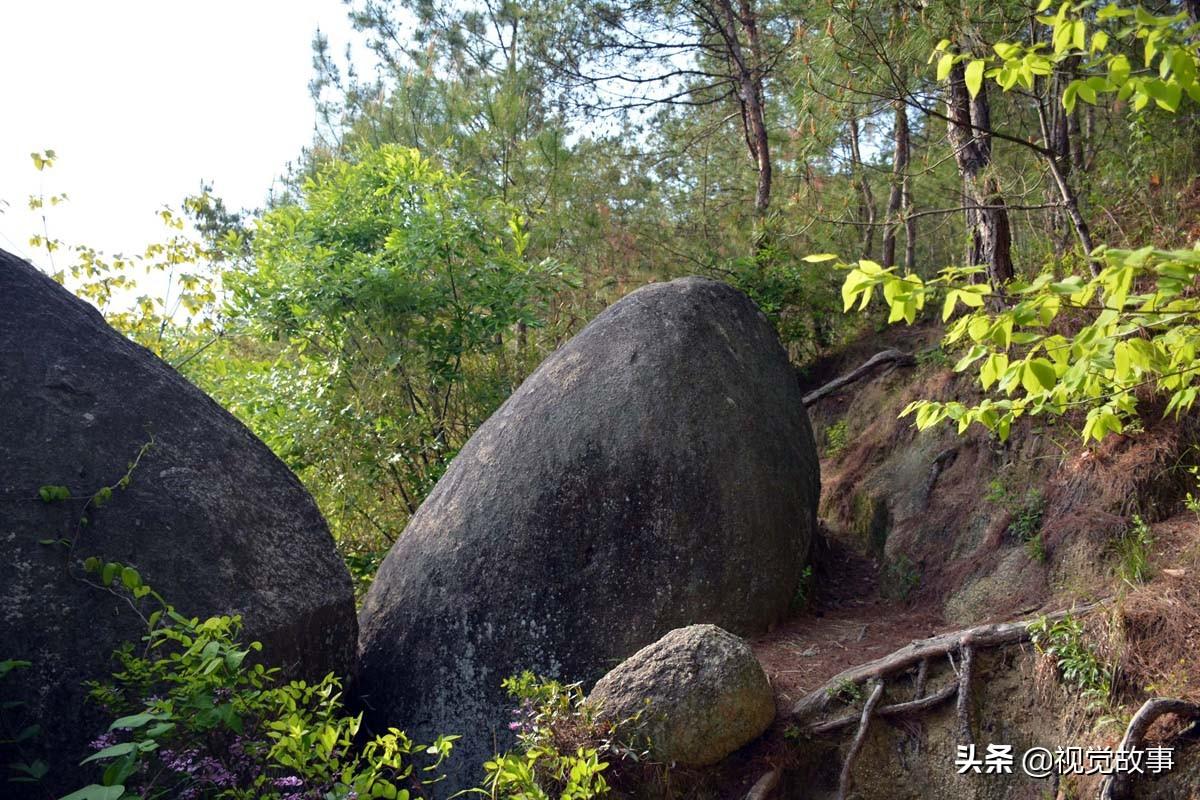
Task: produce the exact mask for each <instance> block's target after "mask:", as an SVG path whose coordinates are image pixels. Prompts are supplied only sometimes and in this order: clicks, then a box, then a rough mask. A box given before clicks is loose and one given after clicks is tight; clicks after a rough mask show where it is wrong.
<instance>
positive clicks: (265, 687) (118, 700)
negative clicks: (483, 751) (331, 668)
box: [3, 558, 649, 800]
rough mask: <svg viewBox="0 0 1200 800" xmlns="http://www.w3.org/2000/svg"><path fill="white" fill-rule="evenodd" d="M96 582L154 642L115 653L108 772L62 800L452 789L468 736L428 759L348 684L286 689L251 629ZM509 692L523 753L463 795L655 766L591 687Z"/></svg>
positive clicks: (129, 577) (97, 685)
mask: <svg viewBox="0 0 1200 800" xmlns="http://www.w3.org/2000/svg"><path fill="white" fill-rule="evenodd" d="M84 569H85V572H86V573H87V574H88V575H89V582H91V583H93V584H94V585H97V586H99V587H101V588H104V589H107V590H108V591H112V592H116V593H119V594H122V595H124V596H125V597H126V598H127V599H128V600H129V601H130V604H131V606H132V607H133V608H134V609H135V610H136V611H137V612H138V613H139V614H144V615H143V619H144V620H145V623H146V629H147V632H146V635H145V636H144V637H143V640H142V643H141V644H140V645H138V646H135V645H134V644H132V643H127V644H125V645H123V646H122V647H120V648H119V649H118V650H117V651H116V658H117V661H118V663H119V664H120V668H119V669H118V670H117V672H115V673H114V675H113V677H112V680H111V681H107V682H92V683H91V684H89V686H90V690H91V691H90V697H91V699H92V700H93V701H95V702H97V703H98V704H100V705H101V706H102V707H103V708H104V709H105V710H106V711H108V712H109V713H110V714H112V715H113V716H114V717H115V718H116V719H115V720H114V721H113V722H112V724H111V725H109V727H108V730H107V731H105V732H104V733H102V734H101V735H100V736H98V737H97V738H96V740H95V741H94V742H93V743H92V747H93V749H94V750H95V752H94V753H92V754H91V755H90V756H88V757H87V758H86V759H84V761H83V762H82V763H83V764H94V765H95V766H96V768H97V770H98V776H97V779H96V781H95V782H94V783H91V784H89V785H87V786H85V787H83V788H81V789H79V790H78V791H75V792H72V793H70V794H68V795H66V796H65V797H64V798H62V800H156V799H157V798H163V799H164V800H165V798H184V799H185V800H357V799H358V798H363V799H365V798H385V799H386V800H410V798H417V797H422V796H426V795H427V794H428V790H429V788H430V787H431V786H432V785H433V784H436V783H438V782H439V781H441V780H442V776H441V774H440V768H441V765H442V764H443V763H444V762H445V760H446V759H447V758H448V757H449V756H450V754H451V752H452V750H453V745H454V741H455V740H456V739H457V738H458V737H457V736H440V737H438V738H437V739H436V740H435V741H434V742H433V743H432V744H429V745H424V744H418V743H417V742H414V741H413V740H412V739H410V738H409V737H408V736H407V735H405V734H404V733H403V732H402V731H400V730H398V729H396V728H389V729H388V731H387V732H386V733H384V734H377V735H373V736H370V735H368V734H367V733H366V732H365V731H364V730H363V729H362V716H361V714H359V715H351V714H349V713H347V712H346V710H345V708H344V706H343V703H342V699H341V682H340V680H339V679H338V678H337V677H336V676H334V675H327V676H325V677H324V678H323V679H321V680H320V681H316V682H306V681H302V680H293V681H285V680H283V679H282V678H281V676H280V673H279V670H278V669H276V668H273V667H267V666H265V665H264V664H263V663H261V662H260V661H258V660H257V654H258V653H260V652H261V650H262V645H261V644H260V643H258V642H252V643H250V644H248V645H244V644H243V643H242V640H241V633H242V621H241V618H240V617H239V616H214V617H209V618H208V619H204V620H201V619H199V618H195V617H191V618H189V617H186V616H184V615H183V614H180V613H179V612H177V611H176V610H175V609H174V608H173V607H171V606H170V605H169V604H168V603H167V602H166V601H165V600H164V599H163V597H162V596H161V595H160V594H159V593H158V592H156V591H154V590H153V589H152V588H150V587H149V586H147V585H146V584H145V583H143V581H142V579H141V576H140V575H139V574H138V572H137V570H136V569H134V568H132V567H129V566H127V565H123V564H119V563H116V562H107V563H103V562H101V561H100V560H99V559H95V558H91V559H88V560H87V561H86V562H85V564H84ZM144 612H148V613H144ZM3 663H5V664H9V663H11V665H12V668H14V669H15V668H19V667H20V666H21V664H20V663H18V662H3ZM504 686H505V688H506V689H508V691H509V693H510V694H511V695H512V697H513V698H514V700H515V701H516V702H517V703H518V704H519V706H518V708H517V709H516V710H515V711H514V712H513V721H512V723H511V724H510V728H511V729H512V730H513V731H514V732H516V734H517V737H518V741H519V747H518V748H517V749H515V750H513V751H511V752H506V753H503V754H500V755H497V756H496V757H495V758H493V759H492V760H490V761H488V762H487V763H486V764H485V765H484V769H485V773H486V780H485V783H484V786H482V787H478V788H474V789H469V790H466V791H465V792H460V793H459V794H460V795H462V794H482V795H486V796H488V797H491V798H495V799H496V800H500V799H501V798H520V799H521V800H590V798H598V797H603V796H605V795H606V794H608V793H609V791H610V787H609V784H608V782H607V781H606V780H605V774H604V773H605V771H606V770H608V768H609V766H610V763H612V762H614V761H619V762H623V763H642V762H645V761H647V757H648V753H649V743H648V742H647V741H645V740H644V737H643V738H638V737H637V735H636V730H637V723H638V717H634V718H631V719H629V720H622V721H620V722H613V721H607V720H602V719H601V718H600V716H599V715H598V714H597V712H596V709H595V708H593V707H592V706H591V705H590V704H588V703H587V702H586V701H585V699H584V696H583V692H582V689H581V688H580V686H579V684H571V685H563V684H561V683H559V682H557V681H550V680H544V679H541V678H538V677H536V676H534V675H533V674H532V673H528V672H526V673H523V674H521V675H519V676H516V677H513V678H509V679H508V680H506V681H505V682H504ZM618 731H622V734H621V735H620V736H618ZM631 731H633V732H634V733H631ZM34 769H37V768H34ZM42 772H43V773H44V769H42ZM456 796H457V795H456Z"/></svg>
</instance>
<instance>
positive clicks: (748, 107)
mask: <svg viewBox="0 0 1200 800" xmlns="http://www.w3.org/2000/svg"><path fill="white" fill-rule="evenodd" d="M715 5H716V9H717V10H718V11H719V19H720V23H721V31H720V33H721V38H722V39H723V40H724V46H725V49H726V51H727V55H728V56H729V63H730V66H731V67H732V68H733V73H734V75H733V81H734V85H735V88H736V89H737V96H738V103H739V104H740V106H741V116H742V130H743V133H744V134H745V136H746V147H747V148H748V149H749V151H750V158H751V160H752V161H753V162H754V166H755V170H756V171H757V173H758V178H757V182H756V186H755V190H754V213H755V215H756V216H758V217H760V218H761V217H765V216H766V215H767V209H768V207H769V206H770V205H771V146H770V140H769V139H768V137H767V118H766V110H765V107H766V101H765V96H764V93H763V80H762V72H761V71H760V70H759V69H758V67H757V64H755V63H751V60H750V58H748V54H747V52H746V49H743V47H742V42H741V31H745V34H746V39H747V45H748V49H749V51H750V52H749V56H750V57H753V58H755V59H756V58H757V56H758V55H759V53H758V49H759V41H758V19H757V15H756V13H755V10H754V6H753V2H752V0H742V2H741V4H740V13H739V12H738V11H735V10H734V8H733V6H732V4H731V3H730V0H716V4H715ZM739 29H740V30H739Z"/></svg>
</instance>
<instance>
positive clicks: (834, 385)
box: [804, 350, 917, 406]
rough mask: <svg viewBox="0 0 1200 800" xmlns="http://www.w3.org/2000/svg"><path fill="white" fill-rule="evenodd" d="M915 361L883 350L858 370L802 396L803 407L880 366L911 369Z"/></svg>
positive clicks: (897, 352) (897, 353)
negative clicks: (887, 365) (889, 365)
mask: <svg viewBox="0 0 1200 800" xmlns="http://www.w3.org/2000/svg"><path fill="white" fill-rule="evenodd" d="M916 363H917V360H916V359H915V358H913V357H912V356H910V355H909V354H908V353H902V352H901V351H899V350H884V351H882V352H879V353H876V354H875V355H873V356H871V357H870V358H868V359H867V360H866V361H865V362H864V363H863V364H862V365H860V366H859V367H858V368H856V369H854V370H851V371H850V372H847V373H846V374H845V375H842V376H841V377H839V378H834V379H833V380H831V381H830V382H829V383H827V384H825V385H824V386H822V387H820V388H819V389H814V390H813V391H811V392H809V393H808V394H806V395H804V405H806V406H811V405H812V404H813V403H815V402H817V401H818V400H820V399H821V398H822V397H826V396H828V395H831V394H833V393H834V392H836V391H838V390H839V389H841V388H842V387H844V386H849V385H850V384H852V383H854V382H855V381H857V380H860V379H861V378H862V377H863V376H864V375H866V374H868V373H870V372H871V371H872V370H874V369H875V368H876V367H878V366H879V365H881V364H891V365H892V367H893V368H895V367H912V366H916Z"/></svg>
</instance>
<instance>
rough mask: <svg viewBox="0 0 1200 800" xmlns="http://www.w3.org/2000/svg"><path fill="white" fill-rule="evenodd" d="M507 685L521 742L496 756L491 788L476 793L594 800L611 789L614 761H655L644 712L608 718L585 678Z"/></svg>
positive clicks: (517, 679) (490, 768) (528, 677)
mask: <svg viewBox="0 0 1200 800" xmlns="http://www.w3.org/2000/svg"><path fill="white" fill-rule="evenodd" d="M503 685H504V688H505V689H506V690H507V691H508V693H509V695H510V696H511V697H512V698H513V700H514V702H516V703H517V707H516V709H514V711H513V720H512V722H510V723H509V729H510V730H512V731H514V732H516V734H517V739H518V741H519V743H520V745H519V747H518V748H517V750H515V751H510V752H508V753H504V754H502V755H499V756H497V757H496V758H494V759H492V760H491V761H488V762H487V763H486V764H485V765H484V769H485V771H486V778H485V780H484V786H483V788H479V789H474V790H472V791H474V792H476V793H479V794H483V795H486V796H488V797H490V798H494V799H495V800H500V798H519V799H520V800H551V798H558V800H587V798H593V797H603V796H606V795H608V794H609V793H610V790H611V787H610V785H609V782H608V781H607V780H606V778H605V774H604V773H605V771H606V770H609V768H610V766H612V765H614V764H616V765H619V766H625V767H628V766H629V765H634V764H646V763H647V762H648V759H649V752H650V750H649V748H650V743H649V741H648V740H647V739H646V737H644V736H641V735H639V734H638V733H637V730H638V723H639V721H640V720H639V717H637V716H635V717H633V718H630V719H626V720H620V721H612V720H607V719H605V718H603V717H601V716H600V715H599V713H598V711H599V709H597V708H596V707H595V706H593V705H592V704H590V703H588V702H587V700H586V699H585V697H584V694H583V689H582V688H581V686H580V685H579V684H578V683H573V684H562V683H560V682H558V681H554V680H547V679H545V678H541V677H538V676H536V675H534V674H533V673H532V672H528V671H526V672H523V673H521V674H520V675H516V676H513V677H510V678H508V679H506V680H505V681H504V684H503ZM639 716H640V715H639Z"/></svg>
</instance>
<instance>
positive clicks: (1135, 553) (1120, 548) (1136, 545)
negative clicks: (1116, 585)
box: [1113, 514, 1154, 587]
mask: <svg viewBox="0 0 1200 800" xmlns="http://www.w3.org/2000/svg"><path fill="white" fill-rule="evenodd" d="M1153 545H1154V538H1153V536H1151V534H1150V526H1149V525H1147V524H1146V521H1145V520H1144V519H1142V518H1141V517H1140V516H1138V515H1137V514H1134V515H1133V524H1131V525H1130V526H1129V527H1128V528H1126V529H1125V531H1124V533H1122V534H1121V536H1120V537H1119V538H1118V539H1117V540H1116V541H1115V542H1113V550H1114V552H1115V553H1116V556H1117V567H1116V572H1117V577H1118V578H1120V579H1121V580H1122V581H1124V582H1125V583H1126V584H1128V585H1129V586H1131V587H1134V586H1137V584H1140V583H1145V582H1146V581H1147V580H1148V579H1149V578H1150V548H1151V547H1152V546H1153Z"/></svg>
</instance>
